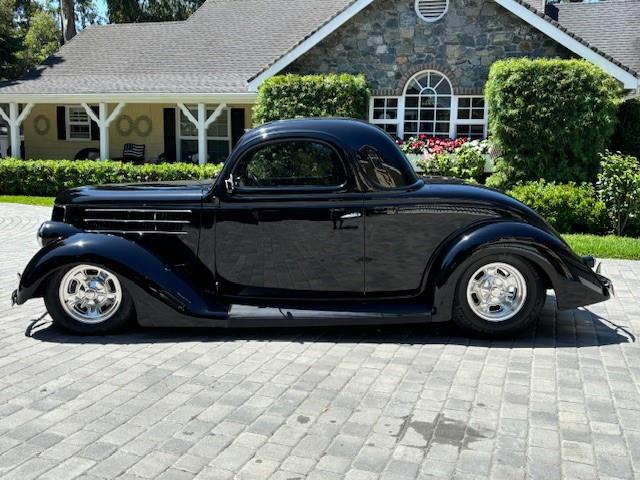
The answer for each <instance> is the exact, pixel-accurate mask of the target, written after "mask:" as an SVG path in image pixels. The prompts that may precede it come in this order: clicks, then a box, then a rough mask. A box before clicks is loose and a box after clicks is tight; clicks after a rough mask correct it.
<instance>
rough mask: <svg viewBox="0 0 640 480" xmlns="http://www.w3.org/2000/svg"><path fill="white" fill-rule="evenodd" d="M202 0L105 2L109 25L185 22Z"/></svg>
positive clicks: (123, 0) (120, 0)
mask: <svg viewBox="0 0 640 480" xmlns="http://www.w3.org/2000/svg"><path fill="white" fill-rule="evenodd" d="M203 3H204V0H107V16H108V17H109V21H110V22H111V23H134V22H165V21H174V20H186V19H187V18H189V16H190V15H191V14H192V13H193V12H195V11H196V10H197V9H198V7H199V6H200V5H202V4H203Z"/></svg>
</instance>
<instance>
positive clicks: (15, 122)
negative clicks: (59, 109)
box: [0, 102, 33, 158]
mask: <svg viewBox="0 0 640 480" xmlns="http://www.w3.org/2000/svg"><path fill="white" fill-rule="evenodd" d="M32 108H33V103H27V104H26V105H25V106H24V108H23V109H22V113H19V112H20V109H19V108H18V104H17V103H15V102H13V103H10V104H9V115H7V113H6V112H5V111H4V110H3V109H2V107H0V116H1V117H2V118H3V119H4V121H5V122H7V123H8V124H9V130H10V133H9V135H10V138H11V156H12V157H14V158H21V157H22V152H21V151H20V125H22V122H23V121H24V119H25V118H27V116H28V115H29V113H30V112H31V109H32Z"/></svg>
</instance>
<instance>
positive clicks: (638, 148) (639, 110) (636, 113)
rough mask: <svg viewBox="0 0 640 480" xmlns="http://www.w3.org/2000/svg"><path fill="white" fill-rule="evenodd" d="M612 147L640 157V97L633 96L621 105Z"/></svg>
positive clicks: (615, 150)
mask: <svg viewBox="0 0 640 480" xmlns="http://www.w3.org/2000/svg"><path fill="white" fill-rule="evenodd" d="M611 149H612V150H613V151H614V152H622V153H625V154H627V155H633V156H634V157H640V98H631V99H629V100H627V101H625V102H623V103H622V104H621V105H620V109H619V110H618V125H616V130H615V132H614V133H613V137H612V138H611Z"/></svg>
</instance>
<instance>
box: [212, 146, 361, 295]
mask: <svg viewBox="0 0 640 480" xmlns="http://www.w3.org/2000/svg"><path fill="white" fill-rule="evenodd" d="M223 180H225V181H224V185H225V188H224V189H222V190H223V191H221V192H220V196H219V198H220V203H219V207H218V209H217V213H216V233H215V236H216V247H215V249H216V251H215V263H216V278H217V281H218V285H219V290H220V291H221V293H223V294H226V295H229V296H238V297H249V298H259V299H261V298H286V299H314V298H351V297H360V296H362V295H363V294H364V263H363V262H364V259H363V257H364V228H363V226H364V225H363V221H364V219H363V197H362V193H361V192H359V191H357V189H356V187H355V181H354V178H353V173H352V171H351V168H350V165H349V164H348V163H347V162H346V161H345V157H344V154H342V153H340V151H339V149H338V148H336V146H335V145H332V144H331V143H329V142H326V141H324V140H319V139H313V138H288V139H279V140H274V141H269V142H266V143H264V142H262V143H260V144H258V145H257V146H255V147H253V148H249V149H248V150H247V151H246V152H245V153H244V154H241V156H240V157H239V158H238V160H237V162H235V166H234V167H233V169H232V172H231V173H230V174H228V176H227V178H225V179H223Z"/></svg>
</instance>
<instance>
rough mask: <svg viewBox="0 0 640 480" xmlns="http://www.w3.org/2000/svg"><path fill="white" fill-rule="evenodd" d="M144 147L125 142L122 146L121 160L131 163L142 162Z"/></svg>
mask: <svg viewBox="0 0 640 480" xmlns="http://www.w3.org/2000/svg"><path fill="white" fill-rule="evenodd" d="M145 147H146V146H145V145H138V144H135V143H125V144H124V148H123V149H122V161H123V162H133V163H143V162H144V151H145Z"/></svg>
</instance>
